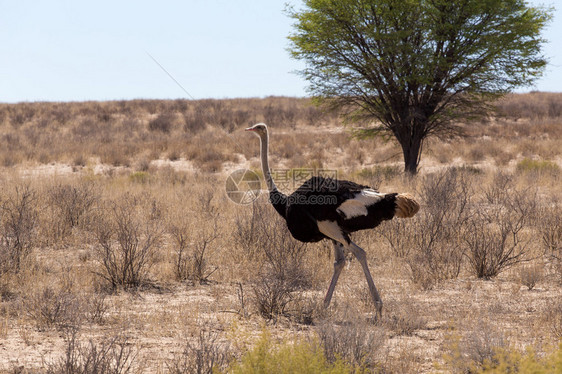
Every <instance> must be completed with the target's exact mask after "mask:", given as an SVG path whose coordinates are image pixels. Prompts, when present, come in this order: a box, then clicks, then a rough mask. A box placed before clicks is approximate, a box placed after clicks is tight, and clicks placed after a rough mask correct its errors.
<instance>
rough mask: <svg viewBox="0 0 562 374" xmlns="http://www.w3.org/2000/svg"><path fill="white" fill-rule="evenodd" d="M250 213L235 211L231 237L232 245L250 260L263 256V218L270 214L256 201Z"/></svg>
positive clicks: (263, 205) (266, 208)
mask: <svg viewBox="0 0 562 374" xmlns="http://www.w3.org/2000/svg"><path fill="white" fill-rule="evenodd" d="M250 208H251V212H247V211H242V210H241V209H240V210H238V211H237V213H238V214H236V217H235V220H234V230H233V232H232V237H233V241H234V244H235V245H236V246H237V247H238V248H239V250H240V251H241V252H242V253H244V254H245V256H247V258H248V259H250V260H255V259H259V258H260V256H263V253H262V251H261V244H262V243H263V242H265V241H266V234H265V232H264V230H265V225H264V222H265V219H266V218H265V216H266V215H267V214H270V212H268V210H269V209H270V207H268V206H267V205H266V204H262V203H261V202H260V201H256V202H254V203H253V204H251V207H250Z"/></svg>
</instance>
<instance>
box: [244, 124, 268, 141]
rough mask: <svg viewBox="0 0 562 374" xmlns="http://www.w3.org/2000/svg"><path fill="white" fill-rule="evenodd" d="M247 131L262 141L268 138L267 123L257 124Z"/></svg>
mask: <svg viewBox="0 0 562 374" xmlns="http://www.w3.org/2000/svg"><path fill="white" fill-rule="evenodd" d="M246 131H251V132H253V133H254V134H256V135H257V136H259V137H260V138H262V139H263V138H265V137H267V125H266V124H265V123H257V124H255V125H254V126H252V127H248V128H247V129H246Z"/></svg>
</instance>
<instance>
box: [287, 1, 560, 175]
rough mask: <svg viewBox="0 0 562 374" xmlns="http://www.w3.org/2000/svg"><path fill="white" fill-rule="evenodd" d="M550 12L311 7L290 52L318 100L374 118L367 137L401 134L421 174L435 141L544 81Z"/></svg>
mask: <svg viewBox="0 0 562 374" xmlns="http://www.w3.org/2000/svg"><path fill="white" fill-rule="evenodd" d="M551 13H552V10H551V9H545V8H536V7H531V6H529V5H528V4H527V3H526V2H525V1H524V0H487V1H482V0H467V1H462V2H461V1H447V0H434V1H428V0H305V1H304V8H303V10H301V11H295V10H292V9H290V10H289V15H290V16H291V17H292V18H293V19H294V20H295V24H294V27H295V31H294V33H293V34H291V35H290V36H289V39H290V41H291V43H292V45H291V50H290V51H291V54H292V56H293V57H294V58H296V59H299V60H303V61H305V62H306V64H307V65H306V68H305V69H304V70H302V71H301V74H302V75H303V76H304V77H305V79H307V80H308V81H309V83H310V86H309V91H310V92H311V93H312V94H313V95H314V96H316V100H315V101H316V102H318V103H324V104H327V105H328V106H329V107H331V108H335V109H342V110H343V111H344V114H345V116H346V117H347V118H348V119H349V120H351V121H368V123H369V125H371V126H374V127H373V128H372V129H367V130H366V132H364V135H377V134H379V133H380V131H381V129H384V130H386V132H388V133H389V134H392V136H394V137H395V138H396V139H397V140H398V142H399V143H400V145H401V146H402V149H403V151H404V161H405V166H406V171H409V172H411V173H415V172H416V169H417V165H418V163H419V154H420V152H421V149H422V145H423V140H424V139H425V138H426V137H428V136H431V135H450V134H453V133H456V132H457V131H458V128H457V127H456V126H455V125H454V121H453V120H454V119H456V118H459V117H462V118H464V119H466V118H470V117H475V116H477V115H479V114H481V113H482V110H483V109H485V108H486V101H487V100H488V99H489V98H490V97H496V96H498V95H501V94H503V93H505V92H508V91H510V90H511V89H513V88H515V87H518V86H524V85H529V84H531V83H532V82H533V81H534V80H536V79H537V78H538V77H540V75H541V74H542V71H543V70H544V67H545V65H546V59H545V58H544V57H543V56H542V55H541V47H542V44H543V43H544V42H545V41H544V40H543V39H541V38H540V32H541V30H542V29H543V28H544V27H545V25H546V24H547V23H548V21H549V20H550V19H551ZM373 119H375V120H377V121H376V122H377V123H373Z"/></svg>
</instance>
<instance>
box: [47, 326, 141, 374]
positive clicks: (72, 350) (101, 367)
mask: <svg viewBox="0 0 562 374" xmlns="http://www.w3.org/2000/svg"><path fill="white" fill-rule="evenodd" d="M136 355H137V351H136V350H135V348H134V346H132V345H131V343H130V341H129V339H128V338H127V337H125V336H121V335H115V336H113V337H106V338H104V339H103V340H102V341H101V342H99V343H96V342H94V341H93V340H89V341H88V342H87V343H83V342H82V341H81V340H80V337H79V334H78V332H77V331H71V332H69V333H68V334H67V335H66V336H65V347H64V355H63V356H62V357H61V358H59V359H58V360H54V361H52V362H50V363H48V365H47V373H48V374H78V373H84V374H86V373H96V374H125V373H131V372H134V368H133V362H134V360H135V358H136Z"/></svg>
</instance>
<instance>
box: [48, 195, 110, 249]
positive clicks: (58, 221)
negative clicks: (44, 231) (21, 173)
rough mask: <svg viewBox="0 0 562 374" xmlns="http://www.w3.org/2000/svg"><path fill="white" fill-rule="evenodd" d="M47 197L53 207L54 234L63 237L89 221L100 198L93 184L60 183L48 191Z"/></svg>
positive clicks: (56, 236)
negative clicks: (89, 216)
mask: <svg viewBox="0 0 562 374" xmlns="http://www.w3.org/2000/svg"><path fill="white" fill-rule="evenodd" d="M47 197H48V203H49V205H50V206H51V207H52V209H53V215H52V217H51V218H52V223H51V224H52V227H53V230H54V235H55V238H61V239H64V238H65V237H67V236H68V235H70V234H71V233H72V229H73V228H75V227H78V226H79V225H81V224H83V223H85V222H86V221H87V218H88V215H89V213H90V212H91V211H92V208H93V206H94V203H95V202H96V201H97V200H98V199H99V195H98V193H97V192H96V191H95V190H94V188H93V187H92V185H91V184H80V185H74V186H73V185H70V184H59V185H56V186H54V187H52V188H50V189H49V190H48V191H47Z"/></svg>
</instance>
